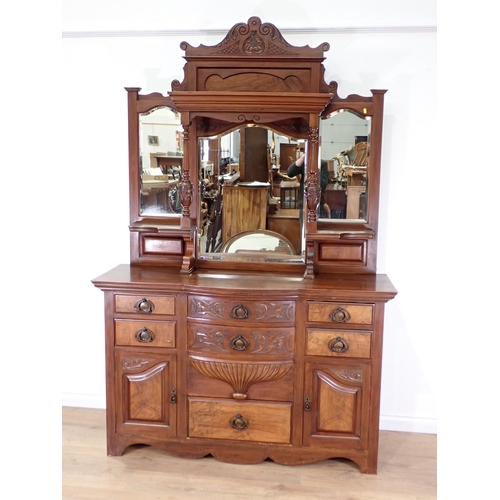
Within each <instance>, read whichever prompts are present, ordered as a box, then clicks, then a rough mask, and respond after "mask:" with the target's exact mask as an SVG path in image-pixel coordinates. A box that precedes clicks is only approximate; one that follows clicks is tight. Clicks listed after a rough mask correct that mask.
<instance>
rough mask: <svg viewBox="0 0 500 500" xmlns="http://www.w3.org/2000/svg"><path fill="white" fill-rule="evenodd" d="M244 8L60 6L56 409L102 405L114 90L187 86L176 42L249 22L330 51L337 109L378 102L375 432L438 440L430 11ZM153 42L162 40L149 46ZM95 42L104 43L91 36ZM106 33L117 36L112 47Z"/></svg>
mask: <svg viewBox="0 0 500 500" xmlns="http://www.w3.org/2000/svg"><path fill="white" fill-rule="evenodd" d="M252 4H253V5H252V6H250V5H248V3H243V2H241V3H240V2H234V0H232V1H218V2H202V1H193V0H186V1H184V2H165V1H160V0H157V1H154V0H149V1H146V0H144V1H141V2H136V1H128V2H125V1H123V0H121V1H118V0H92V1H86V2H80V1H77V0H64V1H63V32H64V33H65V35H64V37H63V40H62V50H63V71H62V79H61V81H60V82H54V87H55V88H54V89H53V90H54V91H57V92H61V93H62V95H63V101H62V103H63V105H62V107H61V108H60V109H59V111H58V120H57V127H58V140H57V144H55V145H54V147H55V148H57V150H58V151H61V153H60V154H61V160H62V161H60V162H59V171H60V174H61V176H62V177H63V179H64V181H63V182H62V183H61V181H58V182H57V186H56V187H55V189H54V191H55V193H54V197H55V200H52V203H54V202H55V205H52V206H53V211H52V215H53V216H55V217H54V220H56V219H57V216H58V215H64V217H65V221H66V222H64V223H63V224H56V225H55V226H54V227H53V229H54V231H53V234H56V233H60V232H61V231H62V232H63V233H64V235H65V236H64V238H61V240H62V241H61V243H62V244H63V245H64V248H65V252H64V254H60V252H59V251H58V249H57V247H55V248H54V252H57V253H58V255H57V263H58V269H56V270H55V272H56V273H57V278H56V281H57V284H56V283H52V287H53V288H52V290H53V291H54V293H56V290H57V291H58V292H59V293H57V301H55V304H56V306H57V307H53V308H52V310H51V309H50V308H49V310H45V311H44V312H45V318H46V320H44V321H46V325H47V327H46V330H48V331H54V332H55V331H57V335H58V337H59V338H60V343H59V344H58V345H59V348H60V349H61V350H62V353H63V356H62V358H63V360H62V366H61V369H62V373H63V374H64V375H63V377H62V379H61V380H60V384H61V390H62V403H63V405H70V406H71V405H74V406H90V407H104V404H105V374H104V316H103V297H102V292H100V291H99V290H97V289H96V288H94V287H93V285H92V284H91V282H90V280H91V279H92V278H95V277H97V276H98V275H100V274H101V273H103V272H105V271H107V270H108V269H110V268H111V267H114V266H115V265H117V264H119V263H127V262H128V261H129V254H128V252H129V232H128V171H127V166H128V158H127V115H126V92H125V90H124V87H126V86H131V87H142V93H149V92H156V91H159V92H162V93H163V94H166V93H167V92H168V91H169V90H170V89H171V81H172V80H174V79H178V80H180V81H182V79H183V71H182V68H183V65H184V60H183V59H182V55H183V52H182V51H181V49H180V47H179V44H180V42H181V41H184V40H185V41H187V42H189V43H190V44H191V45H193V46H197V45H198V44H200V43H202V44H205V45H214V44H215V43H218V42H219V41H220V40H221V39H222V37H223V35H224V34H225V33H226V32H227V31H228V30H229V28H231V27H232V26H233V25H234V24H235V23H238V22H246V21H247V20H248V19H249V17H251V16H253V15H257V16H259V17H260V18H261V19H262V21H263V22H271V23H273V24H275V25H276V26H277V27H278V28H280V29H281V30H282V32H283V34H284V36H285V39H286V40H287V41H288V42H289V43H291V44H292V45H298V46H300V45H309V46H317V45H319V44H321V43H322V42H324V41H327V42H329V43H330V46H331V48H330V51H328V52H327V53H326V56H327V59H326V61H325V63H324V65H325V68H326V75H325V80H326V81H327V82H330V81H332V80H335V81H337V82H338V83H339V94H340V95H341V96H342V97H345V96H346V95H347V94H350V93H357V94H361V95H369V94H370V89H388V92H387V94H386V104H385V122H384V139H383V154H382V160H383V161H382V191H381V204H380V233H379V261H378V271H379V272H381V273H387V274H388V275H389V277H390V278H391V280H392V281H393V283H394V285H395V286H396V288H397V289H398V290H399V294H398V296H397V297H396V299H395V300H393V301H392V302H390V303H389V304H388V305H387V308H386V319H385V341H384V361H383V380H382V401H381V427H382V428H383V429H390V430H404V431H417V432H432V433H433V432H436V429H437V423H436V419H437V408H436V399H437V387H436V381H437V364H436V349H434V348H432V347H430V345H429V344H430V339H429V337H428V335H429V331H430V328H431V324H430V320H429V315H426V314H425V312H426V311H428V308H429V303H428V300H427V297H426V294H427V293H428V285H429V283H432V280H433V276H432V274H433V272H434V269H433V267H427V266H426V263H427V262H428V261H427V260H426V259H423V258H421V257H422V256H426V255H427V252H426V248H425V240H422V242H421V243H419V242H418V241H417V242H416V241H415V238H414V235H415V233H420V232H425V231H426V228H427V227H428V226H429V224H431V223H432V216H433V212H432V210H431V209H430V207H429V199H430V198H429V194H428V187H429V183H430V181H429V176H430V175H431V174H432V169H433V168H435V165H432V163H430V164H429V162H425V161H423V159H425V158H432V157H433V155H435V152H436V151H435V149H436V144H437V140H438V138H437V131H436V33H435V31H434V30H433V29H432V27H433V26H434V27H435V25H436V12H435V10H436V4H435V0H426V1H421V0H420V1H412V2H401V1H398V0H385V1H378V2H373V1H369V0H364V1H361V2H356V9H353V2H349V1H347V0H344V1H339V0H324V1H314V0H309V1H308V2H307V4H304V3H303V2H297V1H293V0H290V1H288V0H287V1H285V0H275V1H274V2H267V1H266V2H252ZM418 27H424V28H425V29H417V28H418ZM426 27H431V29H427V28H426ZM345 28H352V29H350V30H346V29H345ZM400 28H402V29H400ZM287 29H288V30H289V31H288V32H287ZM150 30H159V31H161V33H157V34H156V36H146V35H147V34H148V32H149V31H150ZM169 30H173V31H170V32H169ZM176 30H178V31H176ZM181 30H185V31H186V33H187V35H186V34H185V33H184V32H182V31H181ZM98 31H100V32H102V33H101V34H102V35H103V36H101V37H97V36H93V35H95V34H96V33H95V32H98ZM116 31H123V33H122V35H123V36H121V37H118V36H111V35H114V34H116V33H113V32H116ZM75 32H80V33H79V34H78V33H75ZM54 212H55V213H54ZM429 217H430V218H429ZM47 231H49V227H47ZM49 236H50V235H49V234H48V235H47V237H49ZM68 253H69V254H68ZM60 266H62V271H60V269H61V267H60ZM50 284H51V283H50V282H49V280H47V281H45V285H46V287H45V290H46V293H47V295H48V294H49V291H50V290H51V288H50ZM61 289H64V290H65V291H64V294H63V295H61V294H60V290H61ZM47 295H46V296H47ZM75 314H76V317H77V320H76V321H75Z"/></svg>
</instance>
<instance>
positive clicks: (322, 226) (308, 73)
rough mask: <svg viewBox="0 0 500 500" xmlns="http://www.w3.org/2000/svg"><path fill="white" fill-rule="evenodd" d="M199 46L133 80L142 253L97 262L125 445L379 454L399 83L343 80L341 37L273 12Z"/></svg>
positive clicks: (300, 458)
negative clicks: (337, 54) (385, 201)
mask: <svg viewBox="0 0 500 500" xmlns="http://www.w3.org/2000/svg"><path fill="white" fill-rule="evenodd" d="M181 49H182V50H183V51H184V59H185V64H184V70H183V73H184V74H183V78H181V79H179V80H174V81H173V82H172V85H171V90H170V91H168V92H157V93H151V94H142V93H141V89H140V88H136V87H127V88H126V95H127V101H128V130H129V186H130V225H129V231H130V263H129V264H120V265H118V266H117V267H116V268H114V269H112V270H110V271H109V272H107V273H105V274H104V275H102V276H100V277H98V278H95V279H94V280H93V283H94V284H95V286H97V287H98V288H100V289H101V290H103V292H104V297H105V335H106V367H107V368H106V377H107V389H106V390H107V408H106V411H107V445H108V448H107V449H108V454H109V455H121V454H122V453H123V451H124V450H125V449H126V448H127V447H128V446H130V445H132V444H136V443H143V444H148V445H151V446H156V447H159V448H162V449H165V450H167V451H168V452H170V453H173V454H176V455H178V456H182V457H191V458H194V457H197V458H201V457H204V456H206V455H212V456H214V457H215V458H217V459H220V460H224V461H229V462H235V463H255V462H258V461H262V460H265V459H267V458H271V459H272V460H275V461H276V462H278V463H281V464H285V465H287V464H290V465H291V464H299V463H307V462H316V461H319V460H324V459H327V458H336V457H342V458H347V459H350V460H353V461H354V462H355V463H356V464H357V465H358V466H359V468H360V470H361V471H362V472H366V473H376V471H377V456H378V432H379V431H378V426H379V411H380V378H381V363H382V336H383V324H384V306H385V304H386V303H387V301H389V300H391V299H392V298H394V296H395V295H396V293H397V292H396V290H395V289H394V287H393V285H392V284H391V282H390V280H389V279H388V277H387V276H385V275H381V274H377V272H376V259H377V233H378V206H379V187H380V169H381V142H382V119H383V101H384V94H385V90H372V91H371V95H370V96H360V95H355V94H347V97H345V98H341V97H339V95H338V93H337V89H338V84H337V82H330V83H326V82H325V80H324V73H325V68H324V66H323V61H324V60H325V56H324V52H326V51H327V50H328V49H329V44H328V43H323V44H321V45H320V46H318V47H316V48H311V47H309V46H308V45H307V46H293V45H291V44H290V43H288V42H287V41H286V40H285V39H284V37H283V35H282V34H281V32H280V31H279V29H278V28H277V27H276V26H275V25H273V24H271V23H262V22H261V20H260V19H259V18H257V17H252V18H250V19H249V20H248V22H246V23H245V22H242V23H238V24H236V25H235V26H233V27H232V28H231V29H230V30H229V31H228V33H227V35H226V36H225V37H224V39H223V40H222V41H221V42H220V43H218V44H217V45H214V46H205V45H199V46H198V47H193V46H191V45H190V44H189V43H187V42H183V43H182V44H181ZM172 65H173V62H171V63H170V66H172Z"/></svg>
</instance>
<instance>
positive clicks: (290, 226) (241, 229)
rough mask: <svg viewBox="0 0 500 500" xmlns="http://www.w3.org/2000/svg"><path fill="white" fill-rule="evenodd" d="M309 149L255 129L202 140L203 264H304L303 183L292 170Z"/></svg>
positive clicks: (249, 127)
mask: <svg viewBox="0 0 500 500" xmlns="http://www.w3.org/2000/svg"><path fill="white" fill-rule="evenodd" d="M305 148H306V141H304V140H303V139H296V138H293V137H289V136H285V135H282V134H280V133H278V132H276V131H274V130H272V129H271V128H266V127H259V126H254V125H246V126H241V127H238V128H236V129H233V130H231V131H230V132H228V133H225V134H221V135H217V136H212V137H203V138H199V139H198V168H199V172H198V179H199V190H198V192H199V195H200V203H199V207H200V214H199V218H198V221H199V223H198V234H199V253H198V254H199V257H200V259H202V260H222V259H224V260H245V261H248V260H251V261H265V262H269V261H278V262H280V261H281V262H303V261H304V228H303V224H302V221H303V217H302V209H303V201H302V198H303V192H302V189H301V186H302V183H301V182H300V181H301V179H300V176H290V175H288V173H287V171H288V168H289V167H290V165H291V164H292V163H293V162H294V161H295V160H296V159H297V158H299V157H300V155H301V154H303V153H304V151H305Z"/></svg>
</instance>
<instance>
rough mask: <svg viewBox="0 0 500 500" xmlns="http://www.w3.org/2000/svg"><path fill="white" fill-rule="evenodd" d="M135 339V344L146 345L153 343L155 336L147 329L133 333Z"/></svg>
mask: <svg viewBox="0 0 500 500" xmlns="http://www.w3.org/2000/svg"><path fill="white" fill-rule="evenodd" d="M135 338H136V339H137V342H142V343H148V342H153V340H154V339H155V334H154V333H153V332H152V331H151V330H150V329H149V328H146V327H144V328H141V329H140V330H137V332H136V333H135Z"/></svg>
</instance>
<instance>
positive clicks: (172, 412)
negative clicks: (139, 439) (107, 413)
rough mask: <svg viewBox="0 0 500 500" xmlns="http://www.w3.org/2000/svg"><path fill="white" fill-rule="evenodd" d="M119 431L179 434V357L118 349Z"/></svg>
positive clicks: (166, 434) (117, 405)
mask: <svg viewBox="0 0 500 500" xmlns="http://www.w3.org/2000/svg"><path fill="white" fill-rule="evenodd" d="M115 359H116V380H117V382H118V383H117V387H116V391H117V395H116V396H117V401H116V408H117V422H116V426H117V431H118V432H124V433H135V432H140V433H141V434H153V435H154V434H158V435H159V436H163V437H167V436H175V434H176V408H177V389H176V378H175V373H176V372H175V369H176V367H175V364H176V363H175V361H176V357H175V355H172V354H167V355H165V354H155V353H150V352H148V351H147V350H144V351H125V350H123V351H121V350H117V351H116V357H115Z"/></svg>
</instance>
